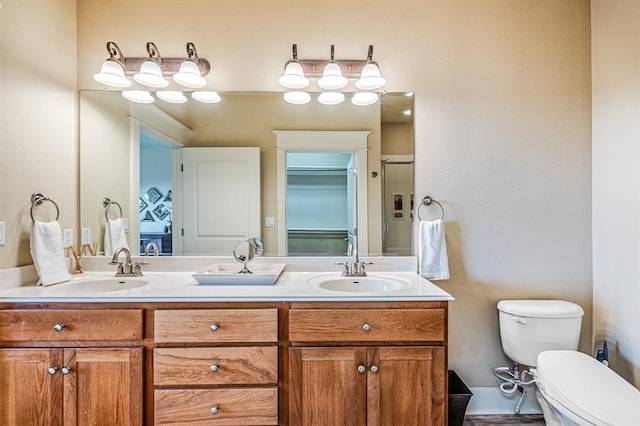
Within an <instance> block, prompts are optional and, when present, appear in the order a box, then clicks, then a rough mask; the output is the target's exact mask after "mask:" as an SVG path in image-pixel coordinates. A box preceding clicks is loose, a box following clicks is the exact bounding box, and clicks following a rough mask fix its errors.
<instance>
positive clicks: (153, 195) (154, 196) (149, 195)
mask: <svg viewBox="0 0 640 426" xmlns="http://www.w3.org/2000/svg"><path fill="white" fill-rule="evenodd" d="M144 198H146V199H147V201H149V203H150V204H152V205H153V204H155V203H156V202H158V200H159V199H160V198H162V193H161V192H160V191H158V188H156V187H155V186H152V187H151V188H149V189H147V192H145V193H144Z"/></svg>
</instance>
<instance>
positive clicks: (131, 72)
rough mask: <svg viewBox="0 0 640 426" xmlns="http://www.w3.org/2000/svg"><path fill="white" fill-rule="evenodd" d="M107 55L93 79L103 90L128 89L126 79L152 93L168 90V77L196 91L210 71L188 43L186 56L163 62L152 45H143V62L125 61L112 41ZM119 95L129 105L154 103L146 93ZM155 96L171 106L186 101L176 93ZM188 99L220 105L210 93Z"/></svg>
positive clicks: (135, 60) (140, 91)
mask: <svg viewBox="0 0 640 426" xmlns="http://www.w3.org/2000/svg"><path fill="white" fill-rule="evenodd" d="M107 52H108V53H109V57H108V58H107V59H106V60H105V61H104V63H103V64H102V67H101V68H100V72H99V73H97V74H95V75H94V76H93V78H94V79H95V80H96V81H97V82H99V83H102V84H104V85H106V86H110V87H115V88H119V89H125V88H128V87H130V86H131V80H129V79H128V78H127V77H128V76H131V77H132V78H133V80H134V81H135V82H136V83H138V84H140V85H142V86H146V87H150V88H153V89H163V88H165V87H167V86H169V81H168V80H167V79H166V78H165V77H172V79H173V81H174V82H176V83H177V84H179V85H180V86H182V87H184V88H187V89H200V88H203V87H205V86H206V85H207V80H206V79H205V78H204V76H205V75H207V74H209V71H210V70H211V65H210V64H209V61H207V60H206V59H203V58H199V57H198V54H197V52H196V47H195V45H194V44H193V43H191V42H188V43H187V56H186V57H182V58H163V57H162V56H160V51H159V50H158V47H157V46H156V45H155V43H153V42H148V43H147V54H148V57H146V58H127V57H125V56H124V55H123V54H122V51H121V50H120V48H119V47H118V45H117V44H116V43H114V42H112V41H110V42H107ZM196 93H197V94H196ZM122 95H123V96H124V97H125V98H127V99H129V100H130V101H132V102H139V103H151V102H153V101H154V100H155V98H154V97H153V96H152V94H151V92H149V91H148V90H125V91H123V92H122ZM156 96H158V98H160V99H162V100H164V101H165V102H171V103H183V102H186V99H187V98H186V96H185V95H184V93H182V92H181V91H177V90H167V91H158V92H156ZM192 98H193V99H195V100H198V101H200V102H208V103H214V102H219V101H220V96H218V94H217V93H216V92H211V91H204V92H201V93H198V92H193V93H192Z"/></svg>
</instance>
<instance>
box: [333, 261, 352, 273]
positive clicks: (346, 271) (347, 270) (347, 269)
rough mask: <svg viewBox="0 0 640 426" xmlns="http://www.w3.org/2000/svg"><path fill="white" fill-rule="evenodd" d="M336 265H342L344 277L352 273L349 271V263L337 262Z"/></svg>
mask: <svg viewBox="0 0 640 426" xmlns="http://www.w3.org/2000/svg"><path fill="white" fill-rule="evenodd" d="M334 265H342V275H346V274H349V273H350V270H349V262H336V263H334Z"/></svg>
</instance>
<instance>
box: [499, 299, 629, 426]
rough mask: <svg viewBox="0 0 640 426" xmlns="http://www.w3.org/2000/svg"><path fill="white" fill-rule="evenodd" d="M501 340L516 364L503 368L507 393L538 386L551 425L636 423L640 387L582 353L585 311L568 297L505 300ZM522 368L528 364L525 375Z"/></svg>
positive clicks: (501, 374)
mask: <svg viewBox="0 0 640 426" xmlns="http://www.w3.org/2000/svg"><path fill="white" fill-rule="evenodd" d="M498 311H499V322H500V339H501V342H502V348H503V351H504V353H505V355H506V356H507V357H509V358H510V359H511V360H512V361H513V362H514V363H515V365H514V366H513V367H511V368H507V367H499V368H496V370H495V375H496V378H497V379H498V382H499V383H500V382H501V384H500V388H501V390H502V391H503V392H506V393H513V392H515V391H516V390H520V391H521V392H522V397H521V399H520V402H519V403H518V407H516V413H517V412H518V411H519V407H520V404H521V403H522V398H524V395H525V393H526V389H527V385H533V384H534V383H535V386H536V390H537V392H536V398H537V400H538V402H539V403H540V406H541V407H542V411H543V414H544V419H545V423H546V424H547V425H580V426H582V425H597V426H605V425H611V426H627V425H628V426H632V425H633V426H637V425H638V424H640V391H638V390H637V389H636V388H635V387H633V386H632V385H631V384H629V383H628V382H626V381H625V380H624V379H623V378H622V377H620V376H618V375H617V374H616V373H615V372H614V371H613V370H611V369H609V368H608V367H607V366H605V365H604V364H602V363H601V362H599V361H597V360H596V359H595V358H593V357H590V356H588V355H586V354H583V353H581V352H578V351H577V348H578V341H579V338H580V328H581V322H582V316H583V315H584V311H583V310H582V308H581V307H580V306H578V305H576V304H575V303H571V302H567V301H563V300H502V301H500V302H499V303H498ZM519 366H523V367H528V369H525V370H524V371H523V372H522V374H520V368H519Z"/></svg>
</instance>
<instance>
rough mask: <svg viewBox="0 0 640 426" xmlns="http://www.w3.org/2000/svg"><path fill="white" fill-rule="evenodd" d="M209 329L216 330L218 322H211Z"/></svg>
mask: <svg viewBox="0 0 640 426" xmlns="http://www.w3.org/2000/svg"><path fill="white" fill-rule="evenodd" d="M209 328H210V329H211V331H218V324H211V327H209Z"/></svg>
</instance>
